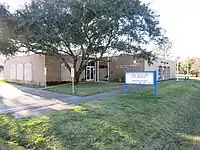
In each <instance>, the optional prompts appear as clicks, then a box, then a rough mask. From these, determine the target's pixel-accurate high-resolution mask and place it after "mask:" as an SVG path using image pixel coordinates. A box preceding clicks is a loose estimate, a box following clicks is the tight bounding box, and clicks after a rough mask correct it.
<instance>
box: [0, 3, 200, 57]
mask: <svg viewBox="0 0 200 150" xmlns="http://www.w3.org/2000/svg"><path fill="white" fill-rule="evenodd" d="M28 1H29V0H0V3H2V2H4V3H6V4H9V5H10V8H11V9H13V10H14V9H17V8H19V7H20V6H22V5H23V4H24V3H26V2H28ZM143 1H145V2H151V7H152V8H153V9H154V10H155V11H156V12H157V14H159V15H160V19H159V20H160V24H161V27H163V28H164V29H166V30H167V36H168V37H169V38H170V39H171V40H172V41H173V42H174V45H173V49H172V51H173V55H174V57H177V56H180V57H181V59H186V58H188V57H198V56H199V57H200V50H199V49H200V46H199V45H200V9H199V8H200V0H190V1H189V0H143Z"/></svg>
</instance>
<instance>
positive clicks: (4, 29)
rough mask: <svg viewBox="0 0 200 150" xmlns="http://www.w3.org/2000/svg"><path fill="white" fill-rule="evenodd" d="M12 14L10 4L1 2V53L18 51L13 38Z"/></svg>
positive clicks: (7, 53) (6, 53)
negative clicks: (6, 4) (9, 9)
mask: <svg viewBox="0 0 200 150" xmlns="http://www.w3.org/2000/svg"><path fill="white" fill-rule="evenodd" d="M11 17H12V14H11V13H10V12H9V11H8V6H5V5H1V4H0V53H2V54H5V55H10V54H14V53H15V52H16V51H17V47H16V46H15V42H14V40H13V38H14V37H13V36H14V34H13V32H12V31H13V27H14V26H13V23H12V19H11Z"/></svg>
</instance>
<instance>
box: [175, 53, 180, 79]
mask: <svg viewBox="0 0 200 150" xmlns="http://www.w3.org/2000/svg"><path fill="white" fill-rule="evenodd" d="M179 59H180V57H179V56H178V57H177V59H176V81H177V82H179V69H178V63H179Z"/></svg>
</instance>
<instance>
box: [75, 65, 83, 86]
mask: <svg viewBox="0 0 200 150" xmlns="http://www.w3.org/2000/svg"><path fill="white" fill-rule="evenodd" d="M84 69H85V68H83V67H81V68H79V70H78V71H76V73H75V78H74V80H75V83H76V84H78V83H79V81H80V76H81V74H82V73H83V71H84Z"/></svg>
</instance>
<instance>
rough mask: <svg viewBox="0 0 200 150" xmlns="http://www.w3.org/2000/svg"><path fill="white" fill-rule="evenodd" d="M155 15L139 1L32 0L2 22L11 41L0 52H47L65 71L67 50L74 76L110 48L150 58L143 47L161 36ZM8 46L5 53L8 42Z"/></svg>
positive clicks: (78, 75)
mask: <svg viewBox="0 0 200 150" xmlns="http://www.w3.org/2000/svg"><path fill="white" fill-rule="evenodd" d="M3 9H4V10H6V9H5V7H4V8H3ZM3 9H2V7H1V10H3ZM158 17H159V16H158V15H157V14H155V12H154V11H153V10H152V9H151V8H150V7H149V4H145V3H143V2H141V1H140V0H36V1H32V2H31V3H29V4H26V5H25V6H24V8H22V9H19V10H17V11H16V12H15V13H13V14H11V13H9V15H7V17H6V18H7V20H5V19H4V20H3V21H2V22H6V23H7V25H9V26H10V27H9V31H10V34H9V35H10V36H7V37H6V36H5V37H6V39H7V40H9V41H11V43H12V44H9V42H4V43H8V44H9V45H3V47H5V48H4V50H3V47H2V48H1V52H2V53H5V54H6V53H13V52H16V49H17V51H22V49H20V48H23V52H33V53H40V54H45V55H52V56H55V57H57V58H59V59H61V60H63V62H64V63H65V65H66V67H67V68H68V69H69V71H70V69H71V66H70V65H69V64H68V62H67V60H65V59H64V57H63V55H69V56H70V57H71V58H72V59H73V67H74V68H75V77H76V81H78V80H79V77H80V75H81V73H82V72H83V70H84V69H85V67H86V66H87V63H88V62H89V61H90V60H91V58H92V57H93V59H92V61H98V60H100V59H101V58H102V56H103V55H104V54H106V53H110V52H113V51H117V52H121V53H126V54H130V55H133V56H134V57H136V58H144V59H146V60H148V61H149V62H151V61H152V59H154V58H155V57H154V55H153V53H152V51H147V50H146V49H145V47H144V46H145V45H146V44H149V43H151V42H158V41H159V40H160V39H161V38H162V35H161V30H162V29H161V28H160V27H159V21H158ZM1 18H2V17H1ZM2 41H3V40H2V39H1V42H2ZM13 42H14V44H13ZM13 46H15V48H13V51H11V52H10V48H9V49H7V47H11V48H12V47H13ZM79 56H81V63H80V65H79V66H77V61H78V59H79ZM95 56H98V57H95ZM94 58H95V59H94Z"/></svg>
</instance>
